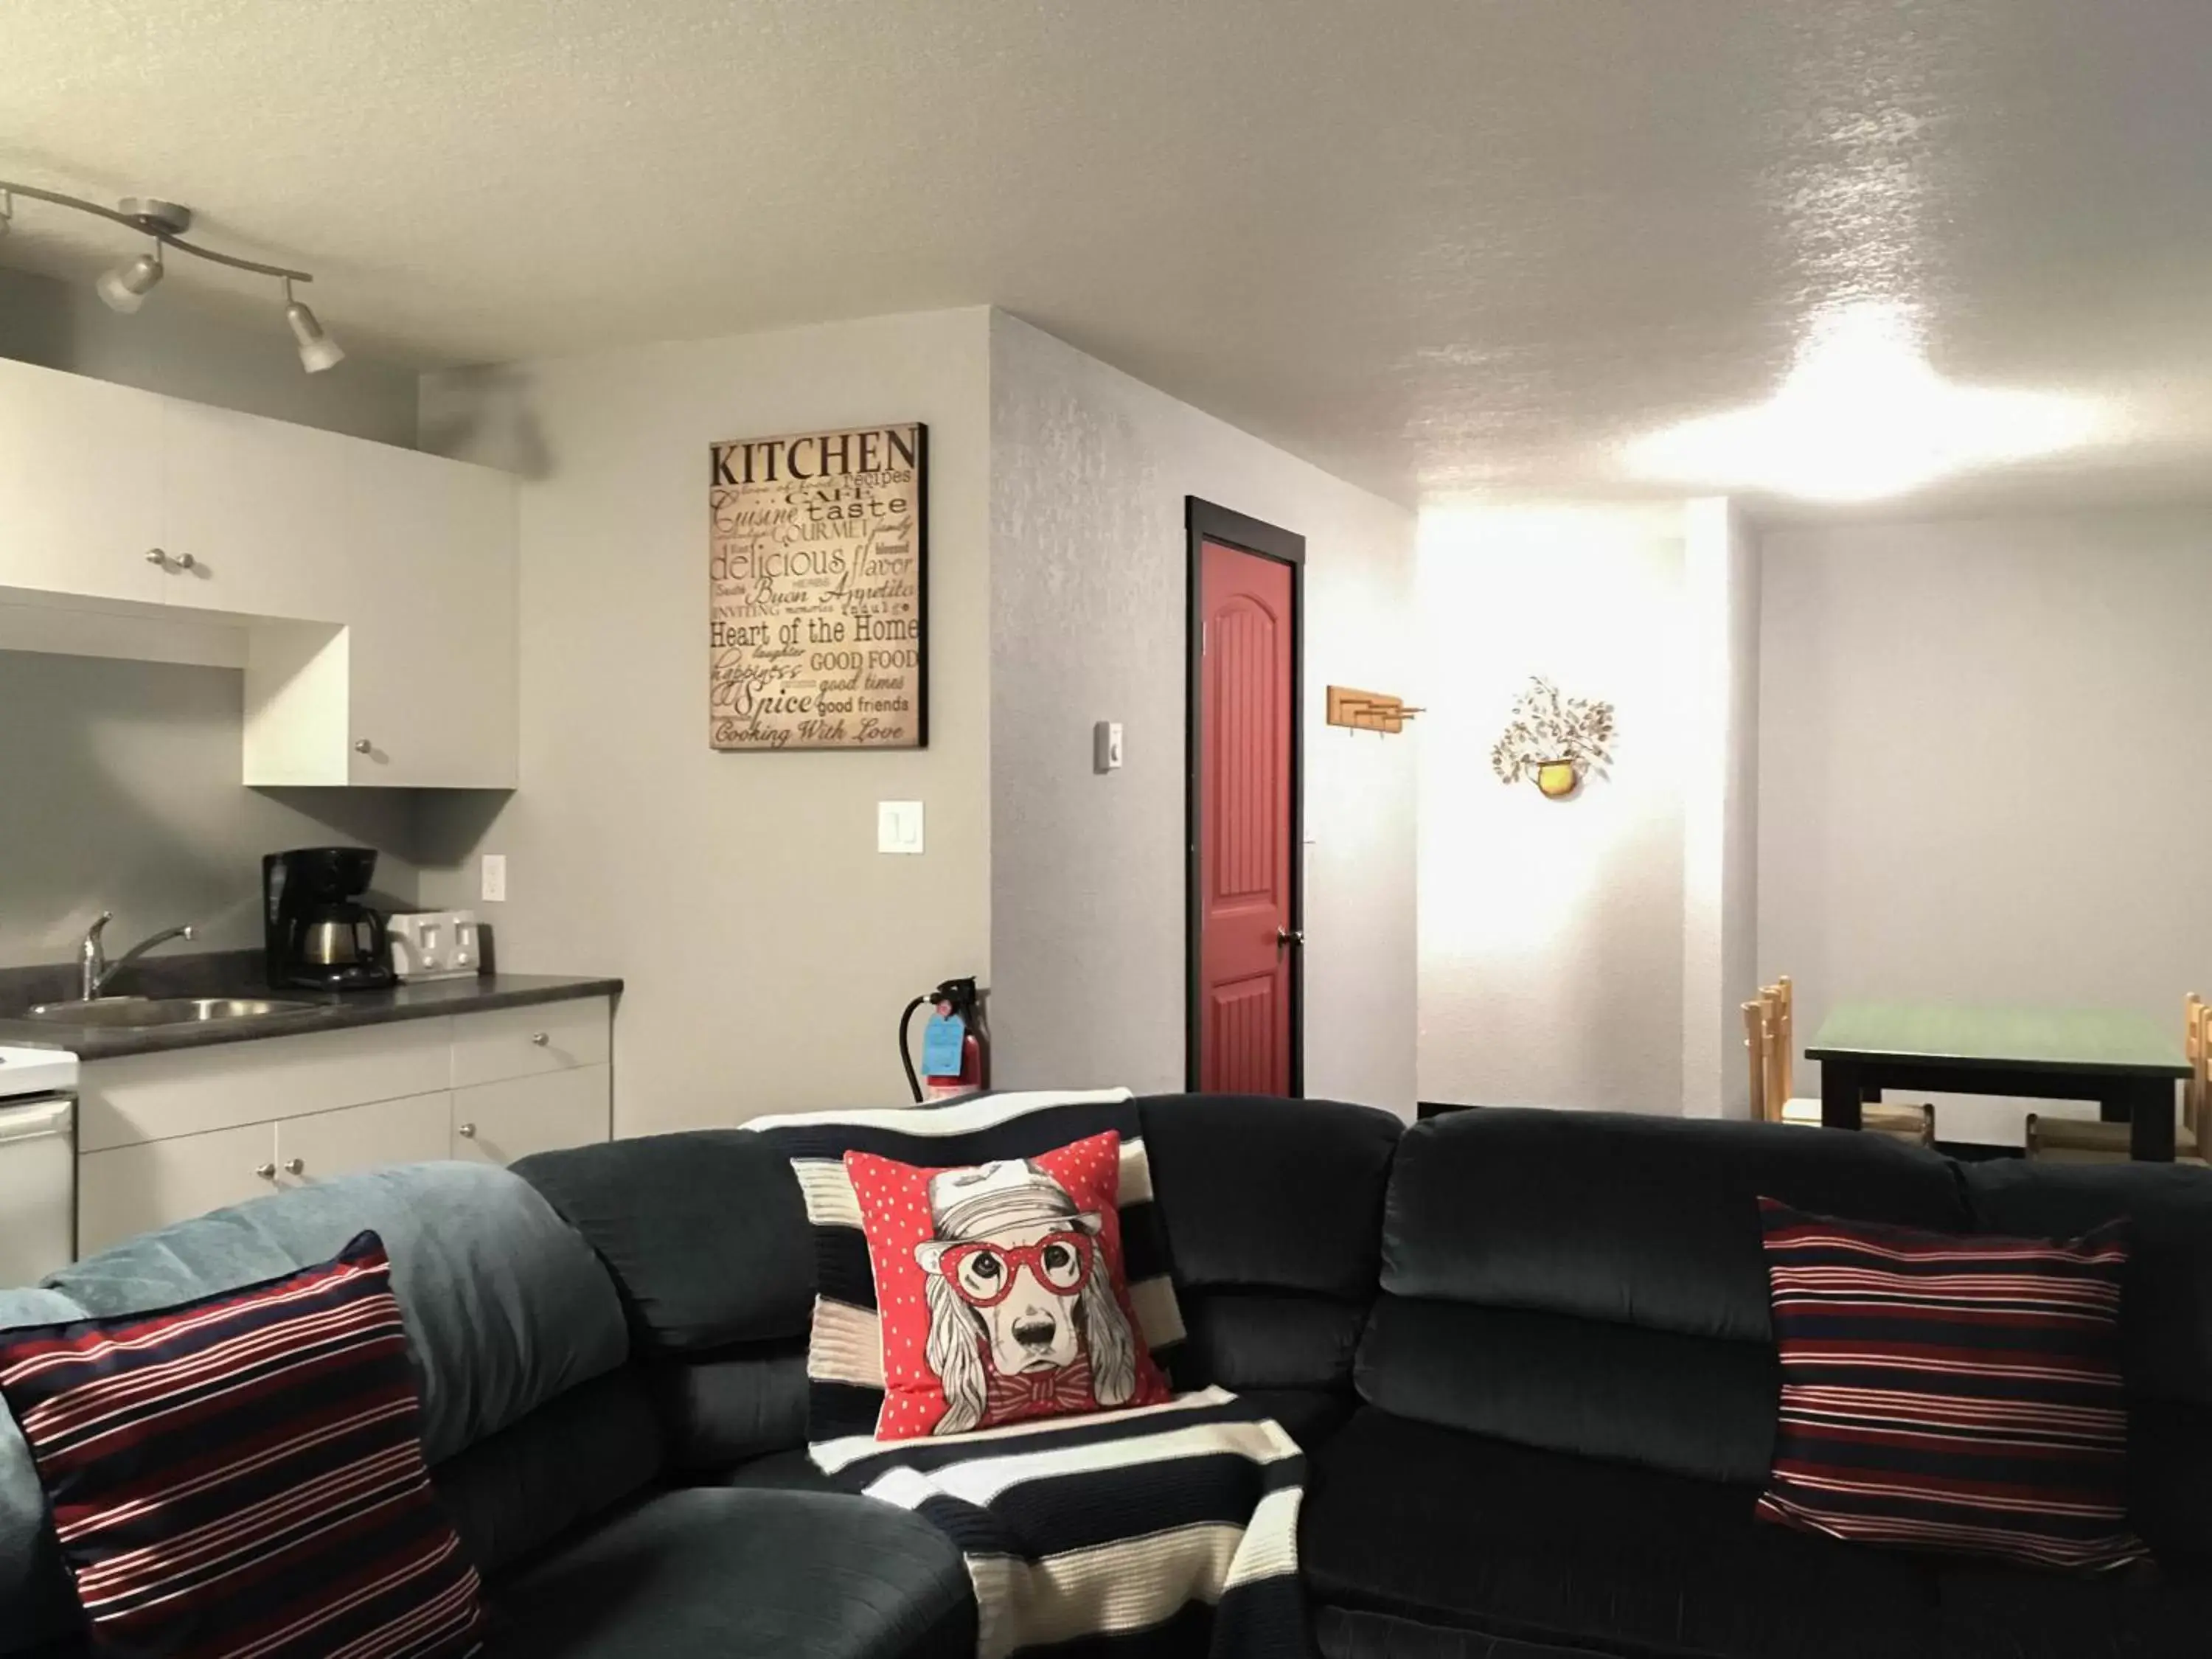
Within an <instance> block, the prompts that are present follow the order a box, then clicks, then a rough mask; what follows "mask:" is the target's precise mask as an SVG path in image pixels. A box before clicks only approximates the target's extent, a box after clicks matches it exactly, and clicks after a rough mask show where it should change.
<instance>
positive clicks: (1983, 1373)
mask: <svg viewBox="0 0 2212 1659" xmlns="http://www.w3.org/2000/svg"><path fill="white" fill-rule="evenodd" d="M1759 1209H1760V1214H1761V1217H1762V1219H1763V1220H1764V1222H1765V1228H1766V1261H1767V1267H1768V1271H1769V1273H1770V1274H1771V1277H1772V1279H1773V1285H1774V1328H1775V1334H1776V1337H1777V1339H1778V1340H1779V1342H1780V1344H1781V1361H1782V1401H1781V1413H1780V1417H1779V1420H1778V1428H1777V1431H1776V1435H1775V1445H1774V1472H1773V1474H1772V1476H1771V1478H1770V1479H1769V1480H1768V1482H1767V1486H1766V1491H1765V1494H1764V1495H1763V1496H1762V1497H1761V1498H1759V1514H1760V1516H1761V1517H1762V1518H1764V1519H1766V1520H1769V1521H1774V1522H1779V1523H1781V1524H1782V1525H1784V1526H1791V1527H1801V1528H1805V1529H1806V1530H1808V1531H1810V1532H1817V1533H1821V1534H1826V1535H1827V1536H1829V1537H1832V1538H1839V1539H1843V1540H1844V1541H1847V1542H1852V1543H1863V1544H1888V1545H1894V1546H1898V1547H1911V1548H1916V1549H1929V1550H1948V1551H1954V1552H1959V1553H1967V1554H1978V1555H1993V1556H1997V1557H1999V1558H2001V1559H2005V1560H2008V1561H2013V1562H2016V1563H2019V1564H2021V1565H2027V1566H2043V1567H2057V1568H2073V1569H2077V1570H2092V1571H2101V1570H2106V1569H2110V1568H2112V1567H2116V1566H2121V1565H2125V1564H2127V1563H2128V1562H2130V1561H2137V1560H2141V1559H2142V1558H2143V1557H2144V1556H2145V1555H2146V1554H2147V1553H2148V1551H2146V1550H2145V1549H2144V1547H2143V1543H2142V1540H2141V1539H2140V1538H2137V1537H2136V1535H2135V1534H2133V1533H2132V1532H2130V1530H2129V1529H2128V1525H2127V1493H2126V1476H2127V1441H2128V1419H2127V1408H2126V1401H2125V1398H2124V1395H2123V1394H2122V1392H2121V1387H2120V1281H2121V1278H2122V1276H2123V1275H2124V1273H2125V1272H2126V1271H2127V1262H2128V1246H2127V1226H2126V1224H2125V1223H2124V1222H2113V1223H2110V1224H2108V1225H2106V1226H2103V1227H2100V1228H2098V1229H2096V1230H2095V1231H2091V1232H2087V1233H2084V1234H2083V1235H2082V1236H2081V1237H2080V1238H2078V1239H2075V1240H2072V1241H2069V1242H2065V1243H2060V1242H2057V1241H2055V1240H2048V1239H2025V1238H2010V1237H2003V1236H2002V1235H1999V1234H1994V1233H1980V1234H1974V1235H1971V1236H1969V1235H1961V1234H1958V1233H1932V1232H1923V1231H1921V1230H1919V1229H1918V1228H1914V1227H1882V1226H1876V1225H1873V1224H1871V1223H1868V1222H1859V1221H1843V1220H1838V1219H1836V1218H1833V1217H1827V1216H1814V1215H1808V1214H1806V1213H1805V1212H1803V1211H1802V1210H1793V1209H1791V1208H1790V1207H1789V1206H1787V1205H1784V1204H1778V1203H1776V1202H1774V1201H1773V1200H1771V1199H1770V1200H1765V1201H1764V1202H1762V1203H1761V1205H1760V1206H1759Z"/></svg>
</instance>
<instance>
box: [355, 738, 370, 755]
mask: <svg viewBox="0 0 2212 1659" xmlns="http://www.w3.org/2000/svg"><path fill="white" fill-rule="evenodd" d="M375 747H376V745H375V744H373V743H371V742H370V741H369V740H368V738H355V739H354V740H353V752H354V753H355V754H356V755H366V754H368V753H369V752H371V751H372V750H374V749H375Z"/></svg>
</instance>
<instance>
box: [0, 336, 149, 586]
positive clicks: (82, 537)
mask: <svg viewBox="0 0 2212 1659" xmlns="http://www.w3.org/2000/svg"><path fill="white" fill-rule="evenodd" d="M166 402H167V399H165V398H159V397H156V396H155V394H154V393H152V392H140V391H138V390H137V388H135V387H132V386H116V385H113V384H112V383H111V382H109V381H106V380H88V379H86V378H85V377H84V376H82V375H81V374H61V373H59V372H58V371H56V370H54V369H50V368H33V367H32V366H31V365H30V364H28V363H19V362H11V361H9V360H7V359H0V588H16V589H21V590H26V591H28V592H37V593H55V594H67V595H74V596H81V597H83V598H87V599H106V600H127V601H131V602H133V603H138V604H145V605H158V604H160V603H161V601H162V599H163V598H164V590H165V588H166V587H167V581H166V579H165V577H166V573H165V572H164V571H163V570H162V569H161V568H159V567H157V566H156V565H155V564H154V563H153V562H151V561H150V560H149V557H148V555H149V554H150V553H152V552H153V551H154V550H155V549H156V548H158V547H160V546H161V534H162V524H163V515H162V503H161V414H162V407H163V404H165V403H166Z"/></svg>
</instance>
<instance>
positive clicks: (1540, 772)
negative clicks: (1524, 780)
mask: <svg viewBox="0 0 2212 1659" xmlns="http://www.w3.org/2000/svg"><path fill="white" fill-rule="evenodd" d="M1581 781H1582V776H1581V775H1580V774H1579V773H1577V771H1576V770H1575V763H1573V762H1572V761H1546V762H1545V763H1543V764H1542V765H1541V766H1539V767H1538V768H1537V769H1536V787H1538V788H1539V789H1541V790H1542V791H1543V792H1544V793H1546V794H1547V795H1549V796H1550V797H1551V798H1552V799H1553V800H1557V799H1559V797H1560V796H1562V795H1571V794H1573V793H1575V786H1576V785H1577V784H1578V783H1580V782H1581Z"/></svg>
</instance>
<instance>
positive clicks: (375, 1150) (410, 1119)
mask: <svg viewBox="0 0 2212 1659" xmlns="http://www.w3.org/2000/svg"><path fill="white" fill-rule="evenodd" d="M452 1128H453V1096H452V1095H451V1094H449V1093H447V1092H444V1091H441V1092H439V1093H437V1094H434V1095H415V1096H411V1097H409V1098H407V1099H405V1100H380V1101H375V1102H373V1103H370V1104H368V1105H367V1106H349V1107H347V1108H345V1109H343V1110H342V1111H336V1112H317V1113H314V1114H313V1115H311V1116H308V1117H288V1118H283V1119H280V1120H279V1121H278V1122H277V1125H276V1182H277V1184H278V1185H279V1186H284V1187H303V1186H307V1185H309V1184H311V1183H313V1182H318V1181H330V1180H332V1179H334V1178H336V1177H337V1176H348V1175H354V1174H356V1173H358V1172H359V1171H361V1170H378V1169H382V1168H384V1167H385V1166H386V1165H387V1164H428V1163H429V1162H430V1161H431V1160H432V1159H434V1158H445V1157H447V1156H449V1155H450V1152H449V1146H450V1140H451V1134H452Z"/></svg>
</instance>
